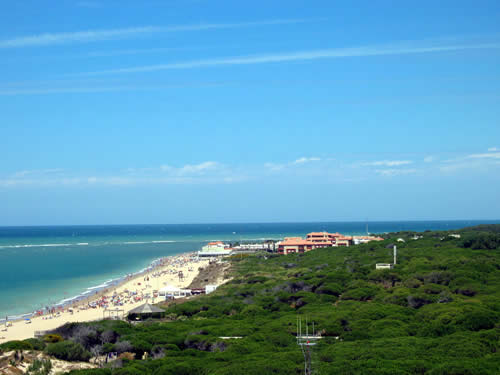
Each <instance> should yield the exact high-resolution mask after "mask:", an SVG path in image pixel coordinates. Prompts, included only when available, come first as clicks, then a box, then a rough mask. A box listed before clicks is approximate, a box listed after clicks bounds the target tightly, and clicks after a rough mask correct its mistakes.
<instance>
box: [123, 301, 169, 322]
mask: <svg viewBox="0 0 500 375" xmlns="http://www.w3.org/2000/svg"><path fill="white" fill-rule="evenodd" d="M164 312H165V310H163V309H160V308H158V307H156V306H153V305H150V304H149V303H145V304H144V305H141V306H139V307H136V308H135V309H132V310H130V311H129V312H128V319H129V320H143V319H148V318H161V317H162V315H163V313H164Z"/></svg>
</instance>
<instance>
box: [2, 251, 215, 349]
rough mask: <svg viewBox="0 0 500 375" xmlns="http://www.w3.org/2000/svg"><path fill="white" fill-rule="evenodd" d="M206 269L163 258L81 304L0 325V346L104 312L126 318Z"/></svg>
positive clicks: (187, 259) (180, 258) (183, 257)
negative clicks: (161, 292) (168, 288)
mask: <svg viewBox="0 0 500 375" xmlns="http://www.w3.org/2000/svg"><path fill="white" fill-rule="evenodd" d="M207 265H208V260H206V259H197V258H196V257H195V256H194V253H189V254H180V255H176V256H171V257H166V258H163V259H162V260H161V262H159V263H158V265H156V266H155V267H154V268H152V269H150V270H148V271H147V272H144V273H142V274H140V275H136V276H134V277H131V278H128V279H126V280H125V281H123V282H122V283H120V284H118V285H116V286H114V287H111V288H108V289H106V290H103V291H100V292H98V293H96V294H94V295H93V296H91V297H88V298H87V299H85V300H81V301H78V302H75V303H74V304H72V305H69V306H65V307H64V308H57V309H54V310H53V311H51V312H45V313H44V314H43V315H40V316H36V317H33V318H31V319H30V321H25V320H19V321H14V322H9V325H7V326H6V325H4V324H2V325H1V326H0V343H3V342H6V341H10V340H24V339H27V338H30V337H34V335H35V332H36V331H47V330H51V329H54V328H57V327H59V326H61V325H63V324H65V323H69V322H88V321H93V320H100V319H103V318H104V317H108V315H107V313H105V310H106V309H119V310H123V313H124V315H125V316H126V314H127V312H128V311H130V310H132V309H133V308H135V307H137V306H140V305H142V304H143V303H145V302H149V303H155V302H159V301H160V298H164V297H156V298H155V297H154V295H155V293H154V291H156V290H159V289H161V288H162V287H164V286H166V285H173V286H176V287H179V288H185V287H187V286H188V285H189V284H190V283H191V282H192V280H193V279H194V278H195V277H196V275H197V274H198V273H199V270H198V269H199V268H200V267H206V266H207ZM179 272H182V275H183V278H180V277H179ZM105 314H106V316H105ZM120 315H121V312H120Z"/></svg>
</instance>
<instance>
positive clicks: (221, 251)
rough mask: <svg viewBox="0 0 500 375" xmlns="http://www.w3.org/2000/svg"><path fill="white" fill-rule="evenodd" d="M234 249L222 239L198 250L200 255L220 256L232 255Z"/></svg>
mask: <svg viewBox="0 0 500 375" xmlns="http://www.w3.org/2000/svg"><path fill="white" fill-rule="evenodd" d="M232 252H233V249H232V248H231V247H230V246H229V245H227V244H225V243H224V242H222V241H214V242H209V243H208V244H206V245H205V246H203V247H202V248H201V251H198V256H199V257H220V256H228V255H231V254H232Z"/></svg>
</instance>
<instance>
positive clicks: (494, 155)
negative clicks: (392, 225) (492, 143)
mask: <svg viewBox="0 0 500 375" xmlns="http://www.w3.org/2000/svg"><path fill="white" fill-rule="evenodd" d="M467 158H469V159H500V152H490V153H487V154H472V155H469V156H467Z"/></svg>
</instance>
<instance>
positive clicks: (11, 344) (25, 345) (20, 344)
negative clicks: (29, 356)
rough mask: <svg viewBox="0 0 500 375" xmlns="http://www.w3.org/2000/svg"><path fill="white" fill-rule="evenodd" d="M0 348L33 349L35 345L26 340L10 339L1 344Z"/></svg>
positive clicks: (7, 350) (4, 349) (9, 349)
mask: <svg viewBox="0 0 500 375" xmlns="http://www.w3.org/2000/svg"><path fill="white" fill-rule="evenodd" d="M0 350H2V351H4V352H10V351H12V350H33V345H31V344H30V343H29V342H26V341H19V340H15V341H8V342H5V343H3V344H1V345H0Z"/></svg>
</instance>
